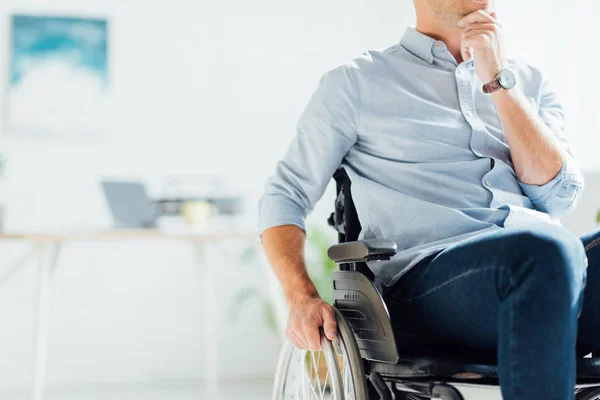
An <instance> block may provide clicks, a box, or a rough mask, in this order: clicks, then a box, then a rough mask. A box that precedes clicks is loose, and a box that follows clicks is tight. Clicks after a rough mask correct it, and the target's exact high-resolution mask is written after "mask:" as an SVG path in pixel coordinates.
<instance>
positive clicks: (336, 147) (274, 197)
mask: <svg viewBox="0 0 600 400" xmlns="http://www.w3.org/2000/svg"><path fill="white" fill-rule="evenodd" d="M352 73H353V71H352V67H351V66H349V65H342V66H340V67H337V68H335V69H333V70H330V71H328V72H326V73H325V74H324V75H323V76H322V78H321V80H320V82H319V85H318V87H317V90H316V91H315V92H314V93H313V95H312V96H311V98H310V100H309V102H308V105H307V107H306V108H305V110H304V111H303V113H302V114H301V116H300V118H299V120H298V123H297V132H296V136H295V137H294V139H293V140H292V142H291V144H290V146H289V148H288V150H287V152H286V154H285V156H284V158H283V159H282V160H281V161H279V162H278V163H277V167H276V170H275V174H274V175H273V176H272V177H271V178H270V179H269V180H268V181H267V183H266V185H265V191H264V194H263V196H262V197H261V200H260V203H259V230H260V231H259V233H260V234H261V235H262V232H264V231H265V230H266V229H268V228H271V227H274V226H280V225H289V224H292V225H296V226H298V227H300V228H301V229H303V230H305V229H306V228H305V220H306V217H307V215H308V214H309V213H310V212H311V211H312V209H313V208H314V205H315V203H316V202H317V201H318V200H319V199H320V198H321V197H322V196H323V193H324V192H325V189H326V188H327V184H328V182H329V181H330V179H331V177H332V175H333V173H334V172H335V170H336V169H337V168H338V167H339V166H340V164H341V162H342V159H343V158H344V156H345V155H346V153H347V152H348V150H349V149H350V148H351V147H352V146H353V145H354V143H355V142H356V140H357V136H358V134H357V128H356V126H357V119H358V112H357V103H358V93H357V90H356V87H355V85H354V84H353V79H352V76H351V74H352Z"/></svg>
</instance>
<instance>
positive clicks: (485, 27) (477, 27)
mask: <svg viewBox="0 0 600 400" xmlns="http://www.w3.org/2000/svg"><path fill="white" fill-rule="evenodd" d="M498 28H499V26H498V24H471V25H467V26H466V27H465V34H467V33H469V32H473V31H490V32H494V33H495V32H497V31H498Z"/></svg>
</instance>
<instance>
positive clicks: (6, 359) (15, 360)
mask: <svg viewBox="0 0 600 400" xmlns="http://www.w3.org/2000/svg"><path fill="white" fill-rule="evenodd" d="M499 3H500V4H499V7H500V10H499V11H500V18H501V19H502V20H503V21H506V22H505V25H506V26H507V31H508V33H507V36H508V41H509V48H510V49H512V50H513V53H514V54H516V55H521V56H525V57H526V58H527V59H528V60H530V61H532V62H534V63H536V64H538V65H539V64H541V65H543V66H544V67H545V68H544V69H546V70H547V71H548V73H549V74H550V75H551V77H552V78H553V80H554V81H555V84H556V86H557V87H558V89H559V91H560V92H561V93H563V94H565V95H566V96H564V97H565V103H566V105H567V106H568V108H569V111H570V112H571V114H572V115H571V121H572V122H571V124H572V127H573V129H572V132H573V142H574V143H575V145H576V146H577V151H578V154H579V155H580V158H581V159H582V160H583V161H584V164H585V166H586V168H587V169H589V170H592V169H595V168H598V167H600V162H599V161H598V159H597V157H595V155H594V152H593V149H594V148H598V147H599V146H598V145H599V144H600V143H598V140H599V139H598V135H597V133H596V132H597V129H598V125H599V121H598V117H597V113H596V112H595V109H594V103H593V102H592V101H589V100H588V101H586V102H582V101H580V100H581V99H584V98H585V99H591V98H592V97H590V94H592V93H594V92H595V93H598V92H599V91H598V89H599V88H598V84H599V83H598V81H597V80H595V81H594V82H588V81H587V80H586V81H584V77H585V76H587V77H593V76H594V75H593V73H592V72H593V71H592V68H593V64H592V63H591V62H590V60H591V58H590V57H592V54H593V53H594V50H593V49H594V38H592V37H591V34H592V30H591V29H592V27H593V24H590V25H586V24H580V23H575V22H574V21H577V18H583V17H586V18H587V16H588V15H589V16H593V15H597V14H598V11H599V10H598V5H597V4H596V3H594V2H592V1H591V0H585V1H584V0H582V1H578V2H577V4H578V7H579V8H575V7H574V6H573V5H571V4H572V3H573V2H562V1H553V2H548V1H541V0H536V1H528V2H522V1H517V0H506V1H502V2H499ZM550 3H552V5H551V6H549V5H550ZM23 11H25V12H27V11H29V12H35V13H43V12H50V13H67V14H82V15H86V14H90V15H92V16H97V15H106V16H108V17H109V18H110V22H111V25H110V26H111V39H112V40H111V43H110V51H111V55H110V56H111V58H110V62H111V81H112V87H113V90H112V100H113V101H112V124H111V125H112V127H113V129H112V132H111V135H110V138H109V139H108V140H105V141H103V142H99V143H73V142H65V141H56V142H49V141H44V142H34V141H31V140H28V141H25V140H19V139H14V138H11V137H9V136H6V135H3V136H1V139H0V140H1V141H0V148H1V149H2V150H3V151H4V150H8V152H9V155H10V156H11V165H10V167H11V169H10V171H9V172H10V174H9V177H8V179H7V181H6V182H5V184H4V185H3V187H2V189H3V191H2V192H0V198H4V199H5V200H6V201H7V202H8V205H9V207H10V209H11V215H10V219H9V221H8V223H9V227H10V228H13V229H17V228H21V227H26V228H35V227H45V228H49V227H52V226H55V225H57V224H64V225H87V224H94V225H98V224H105V223H106V222H107V220H106V218H107V214H106V209H105V205H104V203H103V202H102V198H101V196H100V193H99V192H98V189H97V186H96V182H97V180H98V179H99V177H102V176H136V177H141V178H144V179H146V180H147V181H148V182H149V183H150V184H151V185H152V187H154V188H160V187H161V184H162V183H164V177H165V176H166V175H168V174H177V173H190V172H198V173H219V174H222V175H224V176H226V177H228V178H229V180H230V182H232V184H238V185H239V187H240V190H242V191H243V192H244V193H246V194H248V196H250V198H252V199H255V198H256V196H257V195H258V194H259V193H260V191H261V189H262V183H263V181H264V179H265V178H266V177H267V176H268V175H269V174H270V172H271V171H272V168H273V165H274V162H275V161H276V160H277V159H278V158H279V157H280V156H281V155H282V153H283V151H284V150H285V148H286V146H287V144H288V142H289V140H290V138H291V137H292V135H293V134H294V124H295V121H296V119H297V117H298V115H299V114H300V112H301V111H302V108H303V107H304V105H305V104H306V101H307V99H308V97H309V96H310V94H311V93H312V91H313V90H314V88H315V86H316V84H317V82H318V79H319V78H320V76H321V74H322V73H323V72H324V70H325V69H327V68H332V67H334V66H336V65H338V64H339V63H341V62H344V61H346V60H348V59H350V58H353V57H355V56H356V55H358V54H360V53H361V52H362V51H364V50H366V49H369V48H381V47H387V46H389V45H392V44H393V43H395V42H396V41H398V40H399V39H400V37H401V35H402V32H403V31H404V26H405V25H406V24H408V23H412V22H413V19H414V17H413V10H412V6H411V2H410V1H409V0H369V1H367V0H328V1H322V0H306V1H300V2H282V1H277V0H255V1H241V0H240V1H233V0H229V1H220V2H207V1H201V2H195V1H191V0H187V1H184V0H176V1H170V2H164V1H148V0H146V1H142V0H127V1H117V0H104V1H100V0H85V1H84V0H53V1H51V2H49V1H47V0H3V1H2V2H1V3H0V19H1V20H2V21H4V23H2V24H0V26H1V27H2V31H1V32H0V58H2V57H1V55H6V54H7V49H6V46H7V33H8V32H7V30H8V28H7V24H6V22H7V21H8V19H7V18H8V15H9V14H10V13H11V12H23ZM538 12H539V13H538ZM532 16H536V17H537V16H539V18H535V28H536V29H535V30H532ZM587 26H590V27H589V28H588V27H587ZM532 31H533V33H532ZM6 66H7V62H1V63H0V77H6V76H7V71H6ZM584 73H585V75H584ZM0 82H2V84H5V83H4V82H6V78H5V79H0ZM4 89H6V88H5V87H4ZM582 94H585V96H582ZM3 101H4V98H3V97H2V96H0V110H3V109H4V108H5V104H3ZM215 149H219V150H215ZM329 206H330V205H329V202H325V203H322V205H321V206H320V211H319V212H318V214H319V215H321V216H322V215H324V214H325V213H326V211H327V210H328V209H329ZM21 250H22V249H21V248H20V247H18V248H17V247H16V246H7V245H3V246H2V247H0V269H1V268H5V266H6V265H7V264H8V261H10V260H12V259H14V258H16V257H17V254H18V252H19V251H21ZM221 254H222V252H220V251H219V250H218V249H216V250H214V251H213V255H212V256H211V257H210V260H211V263H212V265H213V266H215V265H216V268H221V269H222V271H223V282H221V283H220V285H219V287H218V289H219V291H220V292H221V293H222V294H223V297H224V299H223V303H227V299H228V298H231V293H232V292H233V291H234V289H232V288H231V286H232V285H233V286H238V287H239V286H241V285H243V284H244V282H245V281H246V280H248V279H250V278H251V275H252V274H255V273H256V272H255V271H256V270H255V269H250V268H249V267H244V266H240V265H239V264H238V263H237V262H236V261H235V260H234V261H223V260H222V258H221ZM173 255H175V257H173ZM63 260H64V261H63V262H62V263H61V268H60V270H59V272H58V275H57V277H56V286H55V291H54V293H53V295H54V298H53V301H54V303H53V306H52V312H53V322H52V328H51V336H50V346H51V350H50V361H49V381H50V383H51V384H79V383H85V382H110V381H138V380H150V379H195V378H199V377H201V376H202V374H203V365H202V359H201V353H202V350H201V348H200V346H201V339H202V334H201V324H202V316H201V315H200V307H201V304H199V299H200V295H199V294H198V287H197V286H196V285H195V284H194V282H195V281H194V280H193V276H194V275H193V274H194V264H193V255H192V252H191V251H190V249H189V248H187V247H186V246H185V245H184V244H167V245H164V246H162V245H161V246H153V245H151V244H146V243H135V244H134V245H132V246H126V245H123V244H118V243H106V244H103V245H92V244H81V245H76V246H71V247H69V248H67V249H66V251H65V254H64V257H63ZM33 267H34V266H33V265H28V266H27V268H26V269H25V270H23V271H22V272H21V273H20V274H19V275H17V276H16V277H15V279H14V280H13V281H11V282H10V283H9V284H8V285H7V286H6V287H4V288H2V289H1V290H0V321H2V328H1V329H0V389H1V388H3V387H13V386H19V385H24V384H25V383H26V381H27V379H28V376H29V372H30V365H29V362H30V356H31V346H30V344H31V331H32V324H31V310H32V307H33V282H34V274H33ZM229 281H232V283H231V284H230V283H229ZM223 308H225V307H224V306H223ZM258 317H260V312H259V310H257V309H256V308H255V309H252V308H250V309H248V315H246V316H245V317H244V318H243V319H242V320H241V321H240V322H238V323H237V324H233V323H229V322H228V320H227V318H226V317H225V316H224V317H223V324H228V327H227V329H226V331H224V333H223V335H222V337H221V341H222V343H223V344H227V348H226V349H225V353H224V356H223V359H222V365H223V366H227V368H228V369H229V371H230V373H232V374H237V375H239V376H243V375H245V376H250V375H257V374H258V375H261V374H263V375H264V374H268V373H270V371H271V370H272V368H273V364H274V352H275V344H274V343H273V342H274V339H273V337H271V336H269V334H268V333H267V332H266V331H265V329H264V328H262V325H259V324H258V323H257V322H256V320H257V318H258ZM248 325H252V326H253V329H251V330H248V329H246V332H247V334H246V335H243V336H242V335H239V330H240V329H244V328H247V326H248ZM254 326H256V329H254Z"/></svg>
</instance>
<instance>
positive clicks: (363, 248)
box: [327, 239, 398, 264]
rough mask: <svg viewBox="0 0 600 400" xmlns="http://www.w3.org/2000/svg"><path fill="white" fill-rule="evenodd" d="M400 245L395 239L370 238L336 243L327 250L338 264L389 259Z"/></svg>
mask: <svg viewBox="0 0 600 400" xmlns="http://www.w3.org/2000/svg"><path fill="white" fill-rule="evenodd" d="M397 250H398V247H397V246H396V243H394V241H393V240H389V239H370V240H358V241H356V242H346V243H340V244H335V245H333V246H331V247H330V248H329V250H327V255H328V256H329V258H331V260H332V261H334V262H335V263H337V264H344V263H353V262H365V261H373V260H389V259H390V258H391V257H392V256H394V255H395V254H396V251H397Z"/></svg>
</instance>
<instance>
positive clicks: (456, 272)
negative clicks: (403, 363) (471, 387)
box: [385, 224, 600, 400]
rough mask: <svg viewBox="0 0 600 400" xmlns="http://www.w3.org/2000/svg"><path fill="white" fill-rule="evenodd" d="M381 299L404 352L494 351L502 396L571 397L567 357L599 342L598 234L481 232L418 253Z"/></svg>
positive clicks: (541, 228)
mask: <svg viewBox="0 0 600 400" xmlns="http://www.w3.org/2000/svg"><path fill="white" fill-rule="evenodd" d="M586 256H587V259H586ZM586 264H589V266H588V267H587V269H586ZM385 297H386V301H387V303H388V307H389V311H390V314H391V316H392V323H393V325H394V329H395V331H396V332H398V335H399V337H400V338H401V340H407V342H408V343H410V345H409V347H411V348H412V349H414V348H418V347H419V346H423V348H429V349H430V351H432V350H431V349H432V348H433V349H435V347H436V346H441V347H444V348H452V349H458V350H459V351H461V352H463V351H464V352H469V351H474V352H477V353H478V354H481V353H491V354H493V355H494V356H495V357H497V360H498V366H499V374H500V385H501V387H502V396H503V398H504V399H505V400H525V399H526V400H532V399H545V400H551V399H556V400H568V399H573V398H574V390H573V389H574V386H575V380H576V374H575V364H576V357H582V356H584V355H586V354H589V353H590V352H592V351H594V350H597V349H600V231H598V232H595V233H593V234H590V235H586V236H584V237H582V238H578V237H577V236H575V235H573V234H572V233H570V232H569V231H567V230H566V229H564V228H561V227H557V226H554V225H549V224H535V225H531V226H529V227H526V228H505V229H502V230H499V231H496V232H493V233H486V234H482V235H481V236H477V237H474V238H470V239H467V240H464V241H461V242H459V243H457V244H455V245H452V246H451V247H449V248H447V249H445V250H443V251H441V252H439V253H437V254H434V255H432V256H429V257H427V258H426V259H424V260H422V261H421V262H420V263H419V264H418V265H416V266H415V267H414V268H413V269H411V270H410V271H409V272H408V273H407V274H406V275H405V276H403V277H402V279H401V280H400V281H399V282H398V284H397V285H395V286H394V287H393V288H389V289H388V290H387V291H386V292H385ZM584 298H585V301H584ZM432 346H433V347H432ZM401 351H402V349H401ZM433 351H435V350H433Z"/></svg>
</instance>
